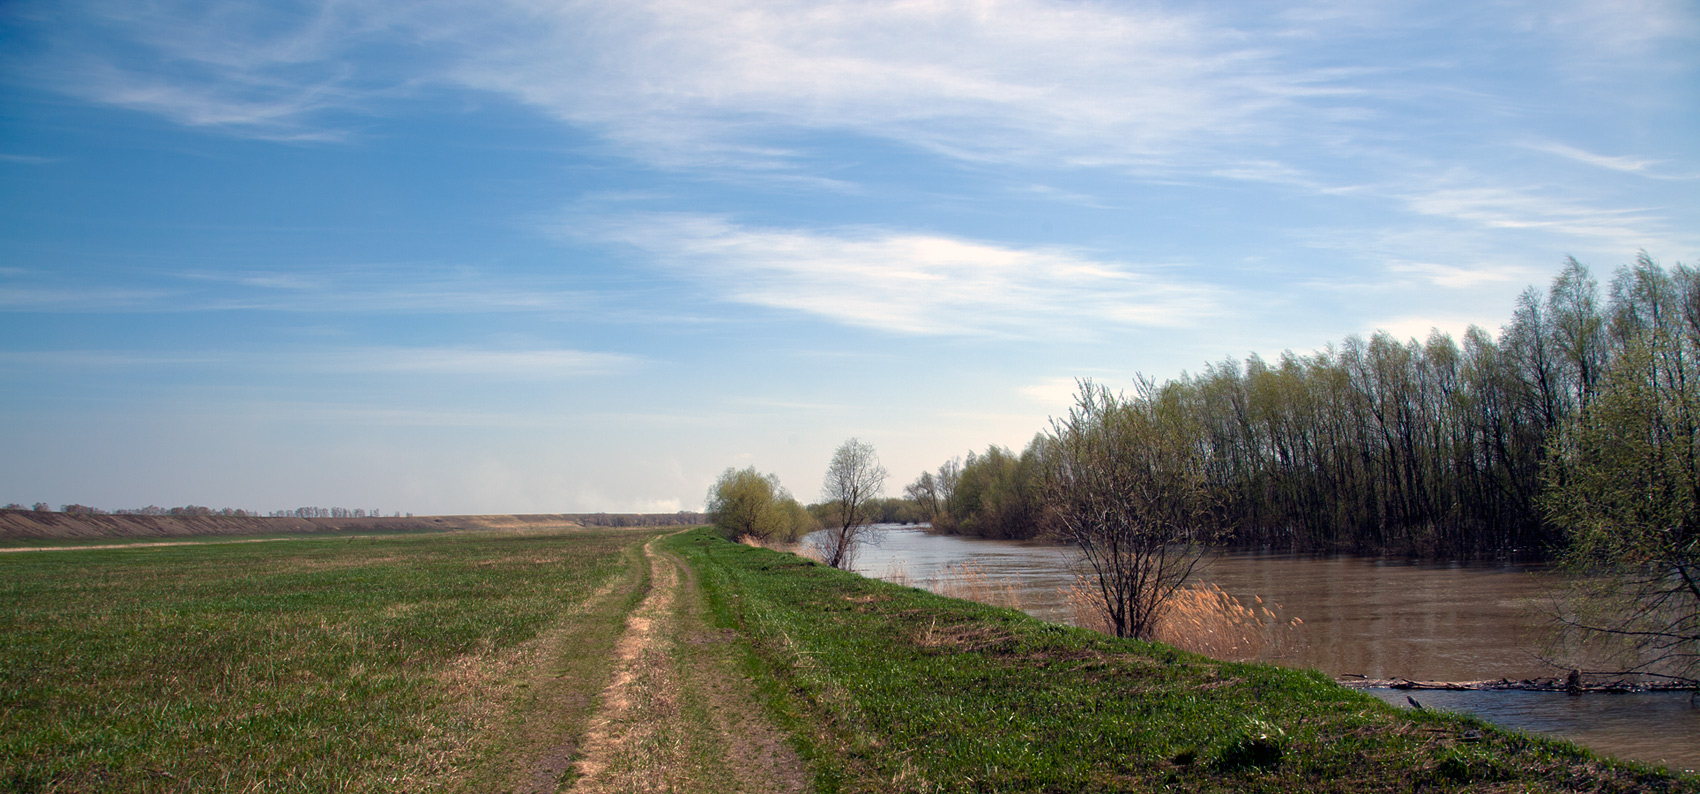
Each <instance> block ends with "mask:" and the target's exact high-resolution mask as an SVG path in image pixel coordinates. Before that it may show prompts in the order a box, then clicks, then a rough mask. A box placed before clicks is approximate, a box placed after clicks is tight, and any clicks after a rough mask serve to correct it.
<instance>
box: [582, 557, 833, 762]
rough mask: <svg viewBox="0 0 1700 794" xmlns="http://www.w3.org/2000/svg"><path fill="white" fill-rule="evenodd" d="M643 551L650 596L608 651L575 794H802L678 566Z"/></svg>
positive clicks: (785, 752)
mask: <svg viewBox="0 0 1700 794" xmlns="http://www.w3.org/2000/svg"><path fill="white" fill-rule="evenodd" d="M655 545H656V544H655V543H654V542H651V543H650V544H649V545H646V546H645V547H644V554H645V556H646V557H647V558H648V561H649V565H650V572H651V574H650V575H651V585H650V591H649V594H648V595H647V596H646V597H645V598H644V600H643V603H642V604H640V605H639V606H638V608H637V609H636V610H635V611H633V613H632V615H631V617H630V619H629V620H628V621H627V624H626V626H627V627H626V632H625V634H624V636H622V637H621V639H620V642H619V645H618V646H617V647H616V650H615V663H614V664H615V669H614V676H613V679H612V682H611V683H610V684H609V685H608V687H607V689H605V690H604V691H603V693H602V697H601V699H600V704H599V706H598V709H597V712H596V715H595V716H594V717H593V718H592V720H591V724H590V729H589V731H588V733H587V735H586V736H585V740H584V745H583V748H584V749H583V752H582V754H581V758H580V760H579V762H578V764H577V766H576V771H577V772H578V779H577V781H576V782H575V783H574V785H573V786H572V788H571V791H573V792H585V793H586V794H591V793H593V792H594V793H595V794H602V793H603V792H664V791H676V792H801V791H807V790H809V788H810V784H809V776H808V773H807V770H806V769H805V767H804V765H803V763H802V761H801V760H799V759H798V758H797V755H796V753H795V752H793V751H792V750H791V747H790V746H789V745H788V744H786V742H785V740H784V739H783V738H782V737H781V736H780V734H779V732H778V731H777V730H776V729H775V728H774V727H773V726H772V725H771V724H770V723H769V722H768V721H767V720H766V719H765V717H764V716H763V715H762V714H761V710H760V706H759V705H758V700H757V698H756V696H755V693H754V692H753V691H751V690H750V687H749V685H748V684H747V682H745V680H744V678H743V677H742V676H741V675H739V674H738V672H737V670H736V668H735V666H734V665H735V657H734V650H733V647H732V645H731V639H732V638H731V637H730V636H728V635H727V634H726V633H723V632H720V631H716V630H713V629H711V628H710V627H709V626H708V624H707V622H706V621H705V620H704V611H705V610H704V606H703V603H702V594H701V592H700V591H699V590H698V588H697V583H696V579H695V575H694V574H693V573H692V572H691V570H690V568H689V567H688V566H686V565H685V564H684V563H683V561H681V560H679V559H678V558H677V557H675V556H673V555H671V554H668V553H666V552H661V551H657V550H656V549H655Z"/></svg>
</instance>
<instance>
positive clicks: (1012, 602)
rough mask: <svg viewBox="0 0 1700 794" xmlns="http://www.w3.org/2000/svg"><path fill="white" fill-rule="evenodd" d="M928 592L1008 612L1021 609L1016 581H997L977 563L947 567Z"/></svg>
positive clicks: (969, 562) (954, 564)
mask: <svg viewBox="0 0 1700 794" xmlns="http://www.w3.org/2000/svg"><path fill="white" fill-rule="evenodd" d="M927 589H928V590H931V591H933V592H935V593H938V594H939V595H942V596H945V597H947V598H960V599H963V600H966V601H978V602H980V603H982V604H990V605H992V606H995V607H1004V608H1006V609H1020V608H1021V591H1020V588H1018V587H1017V586H1016V584H1015V580H1013V579H1008V578H1003V577H998V578H994V577H992V576H991V575H989V574H987V573H986V569H985V568H983V567H981V566H980V564H979V563H977V562H975V561H973V560H963V561H961V562H953V563H951V564H949V565H946V566H945V567H944V568H943V569H942V570H940V571H939V573H938V574H937V575H936V576H934V577H933V578H932V580H931V581H930V582H929V583H928V586H927Z"/></svg>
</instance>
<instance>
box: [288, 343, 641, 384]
mask: <svg viewBox="0 0 1700 794" xmlns="http://www.w3.org/2000/svg"><path fill="white" fill-rule="evenodd" d="M301 360H302V363H303V364H304V365H305V366H306V367H308V368H313V369H319V370H322V371H327V372H345V373H368V374H400V375H476V376H480V377H503V378H521V379H544V380H547V379H554V378H561V377H578V376H581V375H604V374H610V373H615V372H622V371H626V370H630V369H631V368H632V367H633V366H635V365H637V364H638V362H639V360H638V359H636V358H634V357H632V356H627V355H622V354H617V353H597V352H586V351H583V350H559V349H555V350H501V349H489V348H471V347H374V348H363V349H358V350H348V351H335V352H326V353H315V354H308V355H306V356H303V357H302V359H301Z"/></svg>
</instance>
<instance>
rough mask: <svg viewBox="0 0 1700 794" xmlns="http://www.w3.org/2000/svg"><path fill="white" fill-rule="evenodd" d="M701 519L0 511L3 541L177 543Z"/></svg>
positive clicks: (693, 518)
mask: <svg viewBox="0 0 1700 794" xmlns="http://www.w3.org/2000/svg"><path fill="white" fill-rule="evenodd" d="M701 523H705V522H704V519H703V516H702V514H701V513H686V512H681V513H560V514H552V515H515V516H505V515H488V516H408V517H406V518H400V517H396V518H383V517H375V518H295V517H293V516H291V517H272V516H216V515H215V516H143V515H89V514H82V513H52V512H47V511H37V510H0V539H10V540H24V539H30V538H39V539H43V540H46V539H65V538H173V537H189V536H194V535H278V534H289V533H308V532H359V531H376V532H410V531H422V530H439V531H441V530H451V529H528V528H530V529H543V528H546V527H563V526H581V527H644V526H691V525H695V524H701Z"/></svg>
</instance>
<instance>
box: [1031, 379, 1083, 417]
mask: <svg viewBox="0 0 1700 794" xmlns="http://www.w3.org/2000/svg"><path fill="white" fill-rule="evenodd" d="M1079 390H1080V383H1079V381H1078V380H1077V379H1075V378H1045V379H1044V380H1041V381H1039V382H1037V383H1029V384H1027V385H1026V386H1022V387H1021V388H1020V389H1018V390H1017V391H1019V392H1020V393H1021V395H1022V396H1023V397H1026V398H1027V399H1029V400H1032V401H1033V402H1036V403H1038V404H1040V405H1044V406H1047V407H1050V408H1052V409H1054V410H1056V411H1058V412H1059V413H1061V412H1063V410H1064V409H1065V408H1066V407H1067V406H1069V405H1071V404H1073V402H1074V396H1075V394H1076V393H1078V392H1079Z"/></svg>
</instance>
